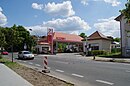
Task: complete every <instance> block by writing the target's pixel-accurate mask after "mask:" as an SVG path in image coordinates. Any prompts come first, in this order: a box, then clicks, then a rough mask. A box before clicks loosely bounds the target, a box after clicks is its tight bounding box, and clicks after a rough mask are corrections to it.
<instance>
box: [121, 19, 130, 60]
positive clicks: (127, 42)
mask: <svg viewBox="0 0 130 86" xmlns="http://www.w3.org/2000/svg"><path fill="white" fill-rule="evenodd" d="M120 29H121V39H122V40H121V48H122V56H125V57H127V56H130V37H129V36H130V33H128V31H130V25H129V24H127V23H126V19H125V18H124V17H122V18H121V20H120Z"/></svg>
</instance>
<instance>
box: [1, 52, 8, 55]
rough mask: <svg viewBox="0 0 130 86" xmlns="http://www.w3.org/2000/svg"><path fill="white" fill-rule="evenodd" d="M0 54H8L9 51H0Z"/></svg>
mask: <svg viewBox="0 0 130 86" xmlns="http://www.w3.org/2000/svg"><path fill="white" fill-rule="evenodd" d="M1 54H2V55H8V54H9V53H8V52H7V51H2V52H1Z"/></svg>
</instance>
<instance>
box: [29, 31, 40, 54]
mask: <svg viewBox="0 0 130 86" xmlns="http://www.w3.org/2000/svg"><path fill="white" fill-rule="evenodd" d="M29 30H30V31H33V30H32V29H29ZM35 34H36V37H37V39H36V46H37V47H38V41H39V37H38V35H37V33H36V32H35ZM37 47H36V53H37V54H38V48H37Z"/></svg>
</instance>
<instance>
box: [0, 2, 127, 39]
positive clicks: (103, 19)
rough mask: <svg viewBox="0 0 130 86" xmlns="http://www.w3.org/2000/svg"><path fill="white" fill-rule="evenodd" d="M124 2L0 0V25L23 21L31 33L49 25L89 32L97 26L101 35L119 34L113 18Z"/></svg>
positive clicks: (39, 33)
mask: <svg viewBox="0 0 130 86" xmlns="http://www.w3.org/2000/svg"><path fill="white" fill-rule="evenodd" d="M126 2H127V0H27V1H26V0H7V1H6V0H3V1H2V2H0V26H7V27H8V26H9V27H10V26H13V24H16V25H23V26H25V27H26V28H27V29H33V31H31V33H32V34H36V33H37V34H38V35H46V30H47V28H48V27H51V28H54V29H55V31H60V32H65V33H72V34H80V33H82V32H84V33H86V35H87V36H89V35H90V34H92V33H93V32H95V31H96V30H98V31H100V32H101V33H103V34H104V35H111V36H114V37H119V36H120V35H119V30H120V29H119V22H117V21H115V20H114V18H115V17H117V16H118V15H120V12H119V10H121V9H123V8H124V7H125V6H124V5H125V3H126ZM7 4H8V5H7ZM14 4H15V5H14ZM1 7H2V8H1ZM18 9H19V10H18ZM113 16H114V17H113ZM7 18H8V23H7Z"/></svg>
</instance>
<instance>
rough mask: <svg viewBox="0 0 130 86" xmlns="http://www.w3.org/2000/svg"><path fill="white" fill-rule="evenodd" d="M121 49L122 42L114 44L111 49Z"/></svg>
mask: <svg viewBox="0 0 130 86" xmlns="http://www.w3.org/2000/svg"><path fill="white" fill-rule="evenodd" d="M115 48H121V45H120V42H112V44H111V49H115Z"/></svg>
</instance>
